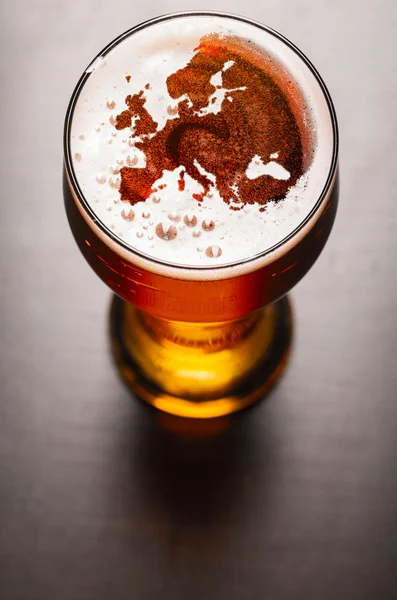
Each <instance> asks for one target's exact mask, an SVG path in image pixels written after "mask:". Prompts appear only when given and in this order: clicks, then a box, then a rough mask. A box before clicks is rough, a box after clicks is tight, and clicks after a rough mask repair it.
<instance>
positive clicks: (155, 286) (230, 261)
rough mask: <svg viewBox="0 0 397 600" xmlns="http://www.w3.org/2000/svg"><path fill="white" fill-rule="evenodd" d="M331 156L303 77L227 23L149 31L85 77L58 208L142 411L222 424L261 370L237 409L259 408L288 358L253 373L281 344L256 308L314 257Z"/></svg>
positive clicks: (116, 48)
mask: <svg viewBox="0 0 397 600" xmlns="http://www.w3.org/2000/svg"><path fill="white" fill-rule="evenodd" d="M336 152H337V134H336V122H335V115H334V111H333V108H332V104H331V101H330V98H329V96H328V93H327V91H326V89H325V87H324V85H323V83H322V81H321V80H320V78H319V76H318V75H317V73H316V72H315V71H314V69H313V67H312V66H311V65H310V63H308V61H307V60H306V59H305V58H304V57H303V56H302V55H301V54H300V53H299V51H298V50H297V49H295V48H294V47H293V46H292V45H291V44H290V43H289V42H287V41H286V40H284V39H283V38H281V37H280V36H279V35H278V34H276V33H275V32H272V31H270V30H267V29H266V28H264V27H262V26H260V25H258V24H256V23H252V22H249V21H246V20H244V19H242V18H235V17H229V16H227V15H215V14H213V13H208V14H205V13H186V14H184V15H174V16H169V17H162V18H159V19H154V20H153V21H151V22H149V23H147V24H144V25H143V26H138V27H137V28H134V29H133V30H131V31H130V32H127V33H126V34H124V35H123V36H121V37H120V38H119V39H117V40H116V41H115V42H113V44H111V45H110V46H109V47H108V48H107V49H106V50H105V51H104V52H102V53H101V54H100V55H99V56H98V57H97V58H96V59H95V60H94V61H93V63H92V64H91V65H90V66H89V67H88V69H87V70H86V71H85V73H84V75H83V76H82V78H81V80H80V82H79V84H78V86H77V88H76V90H75V93H74V95H73V97H72V100H71V103H70V106H69V110H68V114H67V118H66V123H65V182H64V192H65V193H64V195H65V203H66V209H67V213H68V217H69V221H70V224H71V228H72V231H73V233H74V235H75V238H76V241H77V243H78V244H79V247H80V249H81V250H82V252H83V254H84V256H85V257H86V258H87V260H88V262H89V263H90V264H91V266H92V267H93V268H94V270H95V271H96V272H97V273H98V275H99V276H100V277H101V278H102V279H103V280H104V281H105V282H106V283H107V284H108V285H109V286H110V287H111V289H112V290H113V291H114V292H115V293H116V294H117V295H118V296H119V297H121V298H123V299H124V300H126V301H128V302H129V303H132V305H133V306H132V305H131V304H122V303H121V302H120V301H119V302H118V303H117V302H116V305H115V308H114V311H113V322H114V323H116V321H117V322H118V323H119V325H114V331H116V330H117V331H118V333H117V335H116V334H115V335H114V339H115V340H116V339H117V340H118V343H117V344H116V346H117V352H118V355H119V359H120V355H121V354H123V356H124V358H123V361H122V362H123V364H124V367H125V365H126V362H129V366H128V367H125V369H124V374H126V373H127V372H128V377H129V379H130V383H131V385H132V387H134V388H135V389H138V388H139V389H138V393H139V394H140V395H141V396H145V398H146V399H148V400H149V401H150V402H151V403H154V404H156V402H157V401H158V398H160V397H162V398H163V400H164V398H166V399H165V400H164V401H163V402H162V404H161V406H159V407H160V408H163V409H165V410H168V411H170V412H174V413H175V414H184V415H188V414H189V415H190V416H216V415H218V414H225V413H227V412H230V410H231V406H232V405H233V410H236V409H238V408H241V407H242V406H243V402H242V396H241V394H240V395H239V394H237V396H238V398H237V396H236V394H235V392H236V390H237V389H238V387H239V386H240V387H241V385H243V386H244V385H246V388H247V382H248V380H249V378H250V377H251V375H252V374H253V373H254V372H255V373H256V371H257V370H258V369H260V370H262V374H263V373H265V377H264V378H263V377H262V379H263V381H262V383H261V385H259V386H258V385H257V379H258V378H257V375H258V374H257V373H256V375H255V377H254V379H255V384H254V383H253V384H252V385H251V387H252V390H251V392H247V389H248V388H247V389H246V391H245V392H244V393H245V398H246V399H247V398H250V400H249V401H252V400H253V398H254V396H255V398H256V397H257V396H258V394H260V393H263V391H264V390H265V388H266V386H267V385H268V384H269V376H270V375H271V374H272V373H274V372H275V370H276V367H277V364H281V362H282V357H284V358H285V353H286V347H287V345H288V344H287V343H285V344H284V346H283V347H282V349H281V350H280V352H281V354H280V352H279V354H280V355H279V356H278V357H277V360H276V363H275V364H273V365H272V366H271V367H269V366H268V369H267V370H266V368H265V367H264V355H265V354H266V355H267V356H269V355H271V354H272V352H269V348H272V347H273V346H274V347H276V346H277V339H280V336H281V337H282V335H284V337H285V338H286V339H287V338H288V332H289V313H288V310H287V305H286V302H285V301H284V302H283V303H280V304H275V305H273V306H268V305H270V304H271V303H273V302H274V301H275V300H277V299H278V298H280V297H282V296H284V294H286V292H288V291H289V290H290V289H291V288H292V287H293V286H294V285H295V284H296V283H297V282H298V281H299V280H300V279H301V278H302V277H303V276H304V275H305V273H306V272H307V270H308V269H309V268H310V267H311V265H312V264H313V263H314V261H315V260H316V258H317V256H318V255H319V253H320V252H321V250H322V248H323V246H324V244H325V242H326V239H327V237H328V235H329V233H330V230H331V227H332V223H333V220H334V216H335V211H336V206H337V175H336ZM264 306H265V307H267V308H263V307H264ZM259 309H261V310H259ZM255 311H256V312H255ZM120 323H121V324H122V325H121V326H120ZM120 327H121V328H120ZM283 332H284V333H283ZM164 348H167V350H166V351H165V350H164ZM232 349H233V351H232ZM273 354H274V352H273ZM231 358H233V360H231ZM273 362H274V361H273ZM189 365H190V366H189ZM181 372H182V373H184V375H181ZM203 374H205V375H203ZM131 378H132V379H133V380H134V382H132V381H131ZM251 378H252V377H251ZM138 379H139V381H140V383H137V381H138ZM248 387H249V386H248ZM258 390H259V391H258ZM253 395H254V396H253ZM231 397H233V398H237V399H236V401H234V400H233V401H232V402H231V401H229V400H228V401H227V402H226V404H225V403H224V402H225V398H229V399H230V398H231ZM221 400H222V402H223V404H222V402H221ZM230 402H231V404H230ZM247 402H248V400H247ZM183 403H184V404H183ZM186 403H187V404H186ZM208 403H209V404H210V405H211V407H210V409H209V404H208ZM157 405H158V404H157ZM205 406H206V407H207V408H206V409H205Z"/></svg>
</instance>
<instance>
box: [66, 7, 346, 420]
mask: <svg viewBox="0 0 397 600" xmlns="http://www.w3.org/2000/svg"><path fill="white" fill-rule="evenodd" d="M191 15H198V16H201V15H208V16H215V17H220V18H225V19H231V20H236V21H239V22H241V23H244V24H246V25H249V26H250V27H253V28H255V29H256V30H259V31H260V32H263V33H264V34H266V35H270V36H273V37H274V38H275V39H277V42H278V43H279V44H281V45H282V46H284V47H285V48H286V49H288V51H289V52H290V53H291V52H292V53H294V55H295V56H296V58H297V60H299V62H300V63H301V64H302V65H304V68H305V69H306V70H307V73H308V77H309V76H310V77H311V78H312V79H313V81H315V83H316V86H317V88H316V89H317V92H316V93H317V94H318V95H321V102H322V103H323V105H324V107H325V109H324V110H325V111H326V115H325V117H324V118H327V119H328V121H329V124H330V125H329V126H330V130H331V136H330V144H331V147H330V149H329V150H330V156H331V159H330V162H329V169H328V173H327V177H326V180H325V183H324V186H323V188H322V190H321V191H320V193H319V194H318V198H317V199H316V202H315V204H314V206H313V208H312V209H311V210H310V211H309V213H308V214H307V216H306V217H305V218H304V219H303V220H302V222H301V223H300V224H299V226H298V227H296V228H295V229H294V230H293V231H292V232H291V233H290V234H289V235H288V236H287V237H285V238H284V239H282V240H281V241H280V242H279V243H277V244H275V245H273V246H272V247H270V248H267V249H266V251H264V252H261V253H259V254H254V255H252V256H251V257H248V258H244V259H243V260H237V261H235V262H232V263H227V264H219V265H215V266H211V265H205V266H202V267H201V266H197V265H192V266H186V265H184V264H182V263H183V261H179V260H178V256H175V259H174V261H173V262H172V263H171V262H170V261H169V260H161V259H159V258H158V257H152V256H148V255H147V254H145V253H144V252H141V251H139V250H137V249H134V248H132V247H131V246H129V245H128V244H126V243H125V242H124V241H123V240H122V239H121V238H119V237H117V236H116V235H115V234H114V232H113V231H112V230H111V229H110V228H108V227H107V226H105V225H104V223H103V222H102V221H101V220H100V219H99V218H98V217H97V215H96V214H95V212H94V210H93V209H92V207H91V206H90V205H89V203H88V202H87V199H86V197H85V195H84V192H83V190H82V188H81V186H80V185H79V181H78V178H77V177H76V173H75V168H74V165H73V160H72V150H71V123H72V119H73V114H74V111H75V107H76V102H77V100H78V98H79V95H80V93H81V91H82V89H83V88H84V85H85V83H86V81H87V80H88V78H89V77H90V76H91V73H92V69H90V68H89V69H87V70H86V71H85V72H84V74H83V76H82V77H81V79H80V81H79V83H78V84H77V87H76V89H75V91H74V93H73V96H72V98H71V101H70V104H69V107H68V110H67V115H66V120H65V130H64V186H63V187H64V200H65V206H66V212H67V216H68V220H69V223H70V227H71V230H72V232H73V235H74V238H75V240H76V242H77V245H78V247H79V248H80V250H81V252H82V254H83V255H84V257H85V259H86V260H87V262H88V263H89V265H90V266H91V267H92V268H93V269H94V271H95V272H96V274H97V275H98V276H99V277H100V278H101V279H102V280H103V281H104V282H105V283H106V284H107V285H108V286H109V287H110V289H111V290H112V291H113V293H114V295H113V299H112V304H111V313H110V330H111V340H112V349H113V353H114V357H115V361H116V364H117V366H118V369H119V372H120V374H121V376H122V377H123V379H124V380H125V382H126V383H127V384H128V386H129V387H130V388H131V390H132V391H133V392H134V393H135V394H136V396H138V397H139V398H141V399H143V400H144V401H146V402H147V403H149V404H150V405H152V406H154V407H156V408H157V409H160V410H162V411H165V412H167V413H171V414H173V415H178V416H183V417H193V418H211V417H220V416H224V415H227V414H229V413H233V412H235V411H239V410H241V409H243V408H245V407H247V406H249V405H250V404H252V403H253V402H255V401H257V400H259V399H261V398H263V397H264V396H265V395H266V394H267V393H268V392H269V391H270V389H271V388H272V387H273V386H274V385H275V383H276V382H277V381H278V379H279V377H280V375H281V374H282V372H283V370H284V368H285V366H286V363H287V360H288V355H289V351H290V343H291V333H292V316H291V308H290V303H289V300H288V298H287V296H286V294H287V293H288V292H289V291H290V290H291V288H293V286H294V285H295V284H296V283H298V281H299V280H300V279H301V278H302V277H303V276H304V275H305V274H306V273H307V271H308V270H309V269H310V267H311V266H312V265H313V264H314V262H315V261H316V259H317V257H318V256H319V254H320V252H321V251H322V249H323V247H324V245H325V243H326V241H327V238H328V236H329V234H330V231H331V228H332V225H333V222H334V218H335V213H336V209H337V203H338V173H337V171H338V169H337V153H338V133H337V123H336V117H335V112H334V108H333V105H332V101H331V98H330V96H329V93H328V91H327V89H326V87H325V85H324V83H323V81H322V79H321V78H320V76H319V74H318V73H317V71H316V70H315V68H314V67H313V66H312V65H311V63H310V62H309V61H308V59H307V58H306V57H305V56H304V55H303V54H302V53H301V52H300V50H298V49H297V48H296V47H295V46H294V45H293V44H291V42H289V41H288V40H286V39H285V38H284V37H282V36H281V35H279V34H278V33H276V32H274V31H273V30H271V29H269V28H268V27H265V26H263V25H261V24H259V23H256V22H253V21H249V20H247V19H244V18H243V17H235V16H232V15H224V14H218V13H209V12H200V13H183V14H182V13H180V14H175V15H167V16H165V17H159V18H157V19H152V20H150V21H147V22H146V23H143V24H141V25H138V26H137V27H134V28H132V29H131V30H129V31H127V32H126V33H125V34H123V35H122V36H120V37H119V38H117V39H116V40H114V41H113V42H112V43H111V44H109V46H107V47H106V48H105V49H104V50H103V51H102V52H101V53H100V54H99V55H98V57H97V59H96V61H97V60H98V59H99V58H100V59H101V60H103V58H104V57H106V56H107V55H109V53H111V52H112V51H113V49H114V48H116V47H117V46H118V44H119V43H120V42H122V41H123V40H125V39H126V38H128V37H129V36H134V35H135V34H136V32H138V31H139V32H142V31H146V32H147V35H148V36H149V35H150V29H151V27H152V25H154V24H159V23H163V22H164V23H166V22H168V21H169V20H175V19H184V18H186V17H189V16H191ZM92 64H95V61H93V63H92ZM324 114H325V113H324ZM237 243H238V241H237Z"/></svg>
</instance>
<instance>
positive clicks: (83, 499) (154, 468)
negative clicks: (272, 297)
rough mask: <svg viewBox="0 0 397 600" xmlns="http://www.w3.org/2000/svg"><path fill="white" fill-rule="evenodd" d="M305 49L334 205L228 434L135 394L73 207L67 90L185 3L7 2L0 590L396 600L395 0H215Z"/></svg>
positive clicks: (42, 597)
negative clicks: (281, 334) (278, 340)
mask: <svg viewBox="0 0 397 600" xmlns="http://www.w3.org/2000/svg"><path fill="white" fill-rule="evenodd" d="M213 4H214V6H213V8H216V9H224V10H230V11H234V12H240V13H241V12H244V13H245V14H246V15H247V16H250V17H253V18H256V19H258V20H261V21H263V22H266V23H268V24H269V25H271V26H273V27H274V28H276V29H279V30H281V31H282V32H283V33H284V34H285V35H287V36H288V37H290V38H291V39H292V40H293V41H294V42H295V43H297V44H298V45H299V46H300V47H301V48H302V49H303V50H304V51H305V52H306V53H307V54H308V55H309V57H310V58H311V59H312V60H313V61H314V62H315V64H316V66H317V67H318V68H319V70H320V72H321V73H322V74H323V76H324V78H325V80H326V82H327V84H328V86H329V88H330V90H331V93H332V95H333V97H334V100H335V104H336V108H337V112H338V115H339V122H340V129H341V204H340V211H339V214H338V218H337V223H336V226H335V228H334V231H333V233H332V235H331V238H330V240H329V242H328V245H327V247H326V249H325V251H324V252H323V254H322V256H321V257H320V259H319V260H318V262H317V264H316V265H315V267H314V268H313V269H312V271H311V272H310V273H309V274H308V275H307V277H306V278H305V280H304V281H303V282H302V283H301V284H300V285H299V286H298V287H297V289H296V290H294V292H293V294H292V297H293V300H294V303H295V311H296V337H295V346H294V352H293V356H292V360H291V362H290V365H289V368H288V371H287V373H286V375H285V377H284V378H283V380H282V382H281V383H280V385H279V386H278V388H277V389H276V391H275V392H274V393H273V394H272V395H271V396H270V397H269V398H268V399H267V400H266V401H264V402H262V403H261V404H260V405H258V406H257V407H256V408H254V409H253V410H250V411H248V412H246V413H244V414H243V415H241V416H240V417H238V418H235V419H233V420H232V421H231V423H230V424H229V426H228V427H225V428H224V430H222V431H218V432H217V431H215V429H213V430H212V429H211V428H212V427H215V426H214V425H210V426H209V429H208V430H206V431H205V433H206V435H203V436H202V437H201V438H197V437H196V438H192V434H191V431H190V430H189V427H188V426H186V425H185V424H184V425H183V427H179V430H177V431H176V424H175V422H174V421H173V420H169V419H167V418H164V417H161V416H160V415H159V414H156V413H154V412H152V411H150V410H148V409H145V407H143V406H142V405H141V404H139V403H138V402H137V401H135V400H134V399H133V398H131V396H130V395H129V393H128V392H127V390H126V389H125V388H124V386H123V384H122V383H121V382H120V380H119V378H118V376H117V373H116V372H115V370H114V368H113V365H112V363H111V358H110V353H109V349H108V339H107V310H108V306H109V300H110V294H109V291H108V290H106V288H105V286H104V285H103V284H102V283H101V282H100V281H99V280H97V279H96V277H95V275H94V274H93V273H92V272H91V271H90V269H89V267H88V266H87V265H86V264H85V262H84V260H83V259H82V257H81V256H80V255H79V253H78V251H77V248H76V247H75V245H74V242H73V239H72V236H71V234H70V232H69V230H68V226H67V223H66V218H65V215H64V211H63V206H62V198H61V163H62V148H61V139H62V123H63V116H64V112H65V109H66V105H67V101H68V97H69V96H70V94H71V91H72V88H73V87H74V84H75V82H76V81H77V79H78V77H79V76H80V72H81V71H82V69H83V68H84V67H85V65H86V64H87V63H88V62H89V61H90V60H91V58H92V57H93V56H94V55H95V54H96V52H97V51H98V50H99V49H100V48H101V47H102V46H104V45H105V44H106V43H107V42H108V41H109V40H110V39H112V38H113V37H115V36H116V35H117V34H118V33H120V32H121V31H123V30H124V29H127V28H128V27H130V26H131V25H132V24H134V23H136V22H137V21H140V20H143V19H145V18H148V17H150V16H154V15H156V14H158V13H162V12H168V11H171V10H176V9H184V8H194V7H197V5H194V4H191V3H189V2H171V3H162V2H152V3H151V4H150V5H148V6H142V7H137V6H135V5H134V4H133V3H131V2H127V1H122V0H118V2H117V3H111V2H110V3H98V2H94V0H92V1H87V0H86V1H81V2H79V3H77V2H76V3H67V2H55V1H53V2H51V1H49V0H42V1H40V2H39V1H38V0H35V1H32V2H28V1H25V2H22V1H21V0H14V2H13V3H7V5H6V3H3V9H4V10H3V12H4V17H5V18H4V19H3V20H2V35H1V36H0V45H1V47H0V50H1V53H0V56H1V78H2V106H1V144H2V154H1V158H2V160H1V180H0V184H1V222H0V228H1V231H0V251H1V253H0V261H1V286H0V302H1V310H0V315H1V332H0V335H1V344H0V353H1V354H0V360H1V367H0V368H1V388H0V389H1V402H0V456H1V462H0V486H1V487H0V510H1V525H0V597H1V598H2V599H3V600H91V599H93V600H94V599H95V600H101V599H105V598H106V599H108V598H112V599H113V598H114V599H116V600H127V599H130V598H134V599H137V600H138V599H139V600H146V599H147V600H154V599H157V598H169V599H170V600H184V599H186V598H189V599H192V600H202V599H206V600H219V599H222V600H223V599H228V600H229V599H230V600H237V599H240V598H247V599H250V600H251V599H252V600H263V599H270V600H284V599H286V600H290V599H291V600H292V599H296V598H304V599H308V600H328V599H330V600H335V599H336V598H337V599H342V600H345V599H346V600H347V599H348V600H353V599H357V600H366V599H368V600H373V599H379V600H387V599H391V598H395V597H396V595H395V594H396V593H397V592H396V589H397V587H396V586H397V522H396V519H397V468H396V459H397V443H396V423H397V398H396V396H397V364H396V362H397V361H396V355H397V316H396V292H397V277H396V276H397V268H396V256H395V254H396V251H397V239H396V230H397V208H396V202H397V200H396V198H397V168H396V157H397V152H396V140H397V124H396V119H395V111H396V100H397V84H396V78H395V73H396V71H397V64H396V63H397V60H396V42H395V31H396V25H397V12H396V5H395V3H394V2H391V1H390V2H389V1H387V0H379V1H378V2H369V1H368V2H362V1H359V0H352V1H348V2H346V1H344V2H342V1H338V0H336V1H335V2H326V1H325V0H323V1H317V2H315V3H314V2H310V1H309V0H307V1H303V0H302V1H297V2H293V3H292V2H290V3H288V2H281V1H280V2H269V3H267V5H266V7H264V6H263V5H262V4H261V3H258V5H256V4H254V2H246V3H245V5H244V7H242V6H240V5H239V3H237V2H233V1H228V2H215V3H213Z"/></svg>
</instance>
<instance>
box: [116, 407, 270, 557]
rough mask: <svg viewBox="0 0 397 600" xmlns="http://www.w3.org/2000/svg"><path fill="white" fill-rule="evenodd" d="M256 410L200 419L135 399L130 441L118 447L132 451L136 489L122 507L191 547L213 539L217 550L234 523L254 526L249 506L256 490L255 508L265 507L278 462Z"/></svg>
mask: <svg viewBox="0 0 397 600" xmlns="http://www.w3.org/2000/svg"><path fill="white" fill-rule="evenodd" d="M259 414H260V413H259V411H258V410H257V409H256V408H255V407H254V408H252V409H250V410H247V411H245V412H244V413H241V414H239V415H236V416H233V417H232V418H227V419H226V418H225V419H218V420H209V421H200V422H199V421H191V420H185V419H180V418H176V417H169V416H167V415H163V414H161V413H158V412H156V411H153V410H151V409H148V410H146V409H145V407H140V409H139V410H136V411H135V413H134V415H133V418H134V423H133V426H132V427H133V431H132V435H131V438H130V441H129V443H130V447H129V448H128V445H127V446H124V449H123V452H127V453H129V473H130V477H131V480H130V481H129V482H126V483H127V485H128V486H132V488H133V489H134V492H133V493H132V492H131V494H132V496H133V499H132V502H131V506H130V507H128V506H124V509H123V511H125V512H127V511H129V510H133V511H134V514H131V515H130V518H131V520H133V522H135V521H136V520H137V519H139V518H142V519H143V520H145V521H147V522H148V523H150V524H151V531H153V530H154V532H155V535H156V536H157V538H158V539H159V538H164V539H165V538H167V540H166V542H165V543H166V544H167V545H171V546H176V547H179V548H180V547H182V548H185V549H186V548H188V549H189V552H192V553H193V555H194V554H195V553H196V552H197V551H198V552H200V550H199V549H200V547H201V548H202V547H205V548H207V547H210V546H211V547H212V548H213V547H214V545H215V546H217V548H218V551H219V545H220V544H223V545H224V544H225V543H227V539H229V536H230V535H231V533H232V532H234V533H233V535H235V533H236V527H237V528H238V529H239V528H240V527H245V526H249V527H252V526H255V524H254V523H252V518H251V516H250V514H251V513H250V510H251V508H252V505H253V504H257V503H258V493H259V498H260V502H261V506H260V507H258V506H256V508H254V511H253V512H254V513H256V514H257V513H258V510H259V512H260V513H261V514H264V512H265V511H266V498H267V489H269V488H271V486H270V485H269V484H270V481H271V479H272V478H273V476H274V474H275V471H276V470H277V464H276V462H277V461H276V462H275V461H274V458H275V455H274V452H272V451H271V449H270V448H269V442H268V439H269V437H268V433H269V427H270V428H271V427H272V425H271V419H270V422H269V423H267V424H266V426H265V424H264V422H263V419H261V420H259V419H258V417H259ZM138 418H139V419H140V421H139V426H138V427H137V419H138ZM270 440H273V442H274V437H273V436H272V435H270ZM270 444H271V443H270ZM124 459H125V455H124ZM259 480H260V487H261V489H260V490H259V489H257V487H256V486H257V482H258V481H259ZM127 497H128V494H126V495H125V496H124V499H126V498H127ZM136 511H138V512H139V514H136ZM125 516H127V515H125ZM153 528H154V529H153ZM170 536H171V539H170ZM218 555H219V552H218Z"/></svg>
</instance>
